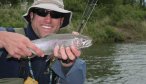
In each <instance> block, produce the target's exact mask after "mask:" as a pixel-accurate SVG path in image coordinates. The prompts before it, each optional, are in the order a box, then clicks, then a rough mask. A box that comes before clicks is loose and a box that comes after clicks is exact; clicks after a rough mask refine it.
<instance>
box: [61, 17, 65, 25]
mask: <svg viewBox="0 0 146 84" xmlns="http://www.w3.org/2000/svg"><path fill="white" fill-rule="evenodd" d="M63 21H64V17H63V18H61V19H60V26H62V24H63Z"/></svg>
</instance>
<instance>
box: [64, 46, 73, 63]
mask: <svg viewBox="0 0 146 84" xmlns="http://www.w3.org/2000/svg"><path fill="white" fill-rule="evenodd" d="M65 50H66V54H67V55H68V58H69V59H70V60H74V59H75V56H74V54H73V53H72V51H71V49H70V47H66V48H65Z"/></svg>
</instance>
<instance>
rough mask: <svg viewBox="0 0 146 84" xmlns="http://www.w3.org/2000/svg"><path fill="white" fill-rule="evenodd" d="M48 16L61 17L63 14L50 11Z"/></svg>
mask: <svg viewBox="0 0 146 84" xmlns="http://www.w3.org/2000/svg"><path fill="white" fill-rule="evenodd" d="M50 16H51V17H52V18H56V19H57V18H62V17H63V16H64V14H63V13H60V12H56V11H51V12H50Z"/></svg>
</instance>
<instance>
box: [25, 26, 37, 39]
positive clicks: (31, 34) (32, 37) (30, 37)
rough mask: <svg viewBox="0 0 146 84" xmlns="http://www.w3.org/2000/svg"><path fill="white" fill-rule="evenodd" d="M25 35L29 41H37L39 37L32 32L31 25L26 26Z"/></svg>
mask: <svg viewBox="0 0 146 84" xmlns="http://www.w3.org/2000/svg"><path fill="white" fill-rule="evenodd" d="M25 33H26V36H27V37H28V38H29V39H30V40H35V39H39V37H38V36H37V35H36V34H35V32H34V31H33V29H32V26H31V24H28V25H27V28H25Z"/></svg>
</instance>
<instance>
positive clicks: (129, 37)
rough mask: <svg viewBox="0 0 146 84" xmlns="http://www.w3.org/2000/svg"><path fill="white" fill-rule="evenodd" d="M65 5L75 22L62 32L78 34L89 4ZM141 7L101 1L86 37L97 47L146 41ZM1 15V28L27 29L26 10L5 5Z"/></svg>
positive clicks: (69, 1)
mask: <svg viewBox="0 0 146 84" xmlns="http://www.w3.org/2000/svg"><path fill="white" fill-rule="evenodd" d="M124 1H125V2H124ZM131 1H132V0H131ZM140 1H141V0H140ZM64 2H65V8H67V9H69V10H71V11H73V19H72V23H71V25H69V26H68V27H69V28H64V29H62V31H61V32H71V31H73V30H74V31H76V30H77V27H78V25H79V22H80V19H81V16H82V13H83V11H84V9H85V7H86V2H85V0H64ZM80 3H82V4H80ZM139 3H142V2H139ZM139 3H138V2H128V0H108V2H107V0H99V3H98V5H97V6H96V8H95V10H94V12H93V14H92V15H91V17H90V19H89V21H88V23H87V25H86V27H85V29H84V30H83V34H86V35H89V36H91V37H92V38H93V39H94V42H96V43H106V42H127V41H139V40H145V39H146V20H145V19H146V10H145V7H144V6H143V5H139ZM0 11H1V13H0V26H4V27H24V25H26V24H25V22H24V20H23V18H22V15H23V14H24V13H25V12H26V10H24V8H23V7H21V6H15V7H9V6H7V5H5V6H0Z"/></svg>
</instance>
